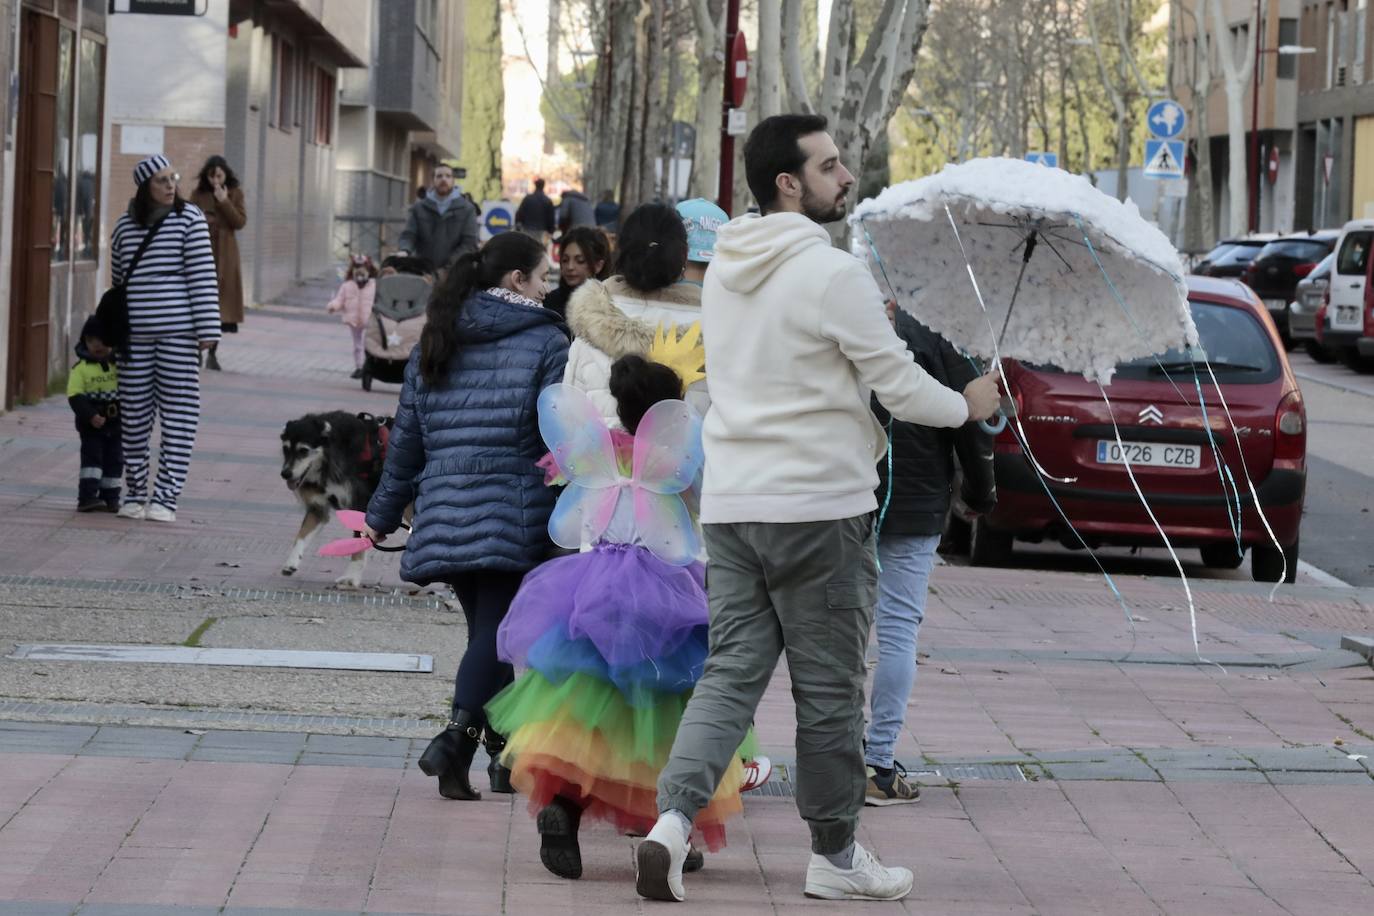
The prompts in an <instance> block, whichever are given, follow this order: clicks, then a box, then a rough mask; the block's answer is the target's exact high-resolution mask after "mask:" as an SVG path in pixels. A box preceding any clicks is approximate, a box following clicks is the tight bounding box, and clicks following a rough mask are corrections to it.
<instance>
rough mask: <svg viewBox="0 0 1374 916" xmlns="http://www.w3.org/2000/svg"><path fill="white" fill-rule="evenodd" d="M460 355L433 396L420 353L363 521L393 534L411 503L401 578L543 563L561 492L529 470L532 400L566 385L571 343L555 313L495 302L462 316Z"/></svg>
mask: <svg viewBox="0 0 1374 916" xmlns="http://www.w3.org/2000/svg"><path fill="white" fill-rule="evenodd" d="M458 335H459V344H458V353H457V354H456V355H455V356H454V358H453V359H452V360H451V361H450V363H449V370H448V378H447V379H446V380H445V382H444V384H443V385H441V386H437V387H433V388H431V387H430V386H429V385H427V384H426V383H425V381H424V379H423V378H422V377H421V375H420V348H419V347H416V348H415V351H414V352H413V353H412V354H411V357H410V363H409V364H408V365H407V366H406V376H405V387H404V388H403V389H402V391H401V403H400V407H399V409H398V410H397V412H396V426H395V428H394V429H393V430H392V433H391V444H390V446H389V447H388V449H387V453H386V466H385V468H383V471H382V480H381V483H380V484H379V485H378V486H377V492H375V493H374V494H373V495H372V501H371V502H370V503H369V504H368V507H367V523H368V524H369V525H371V526H372V528H373V529H374V530H376V531H379V532H381V533H389V532H392V531H395V530H396V528H397V527H398V526H399V525H400V522H401V513H402V512H403V511H404V509H405V507H406V504H407V503H409V502H410V501H411V498H412V496H413V497H414V499H415V518H414V519H413V526H414V531H413V532H412V533H411V535H410V538H409V540H408V541H407V542H406V550H405V554H404V556H403V557H402V558H401V578H403V579H405V580H406V581H408V582H416V583H419V584H422V585H423V584H428V583H430V582H443V581H448V580H450V579H452V578H453V577H454V576H455V575H457V574H459V573H465V572H474V571H476V570H483V569H490V570H502V571H506V572H524V571H526V570H529V569H533V568H534V567H535V566H537V565H538V564H539V563H540V562H542V561H543V560H544V558H545V557H546V556H547V555H548V552H549V549H550V547H551V546H552V545H551V544H550V542H549V535H548V523H549V515H550V514H551V513H552V512H553V504H554V497H555V496H556V495H557V494H556V492H555V491H554V490H553V489H552V488H550V487H546V486H544V472H543V471H542V470H540V469H539V468H538V467H536V466H535V462H537V461H538V460H539V459H540V458H541V457H542V456H543V455H544V453H545V448H544V443H543V440H542V439H541V438H540V436H539V417H538V410H537V404H538V400H539V393H540V392H541V391H543V390H544V389H545V388H546V387H548V386H549V385H552V384H554V383H556V382H560V381H562V380H563V368H564V366H565V365H566V363H567V361H568V337H567V333H566V330H565V329H564V327H563V325H562V324H561V323H560V322H559V318H558V315H557V314H556V313H554V312H552V311H550V310H548V309H544V308H536V307H534V306H531V305H523V304H519V303H516V302H510V301H507V300H505V299H502V298H500V297H498V296H495V295H492V294H491V293H487V292H481V293H476V294H474V295H473V296H471V297H470V298H469V299H468V300H467V302H466V303H465V304H464V306H463V310H462V312H461V313H460V315H459V317H458Z"/></svg>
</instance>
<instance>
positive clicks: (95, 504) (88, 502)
mask: <svg viewBox="0 0 1374 916" xmlns="http://www.w3.org/2000/svg"><path fill="white" fill-rule="evenodd" d="M104 509H105V502H104V500H100V499H83V500H81V501H80V502H78V503H77V504H76V511H77V512H101V511H104Z"/></svg>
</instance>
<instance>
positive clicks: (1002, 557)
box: [968, 518, 1012, 566]
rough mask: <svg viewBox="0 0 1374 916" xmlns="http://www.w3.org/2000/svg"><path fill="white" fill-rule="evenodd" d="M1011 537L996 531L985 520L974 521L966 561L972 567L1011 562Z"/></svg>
mask: <svg viewBox="0 0 1374 916" xmlns="http://www.w3.org/2000/svg"><path fill="white" fill-rule="evenodd" d="M1011 542H1012V536H1011V535H1010V534H1007V533H1006V532H1004V531H996V530H994V529H993V528H992V526H990V525H989V524H988V520H987V519H985V518H977V519H974V521H973V525H972V530H971V531H970V533H969V545H968V559H969V562H970V563H972V564H973V565H974V566H1002V565H1004V564H1006V563H1007V562H1009V561H1010V560H1011Z"/></svg>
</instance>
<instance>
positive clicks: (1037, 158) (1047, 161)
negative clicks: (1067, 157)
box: [1026, 153, 1059, 169]
mask: <svg viewBox="0 0 1374 916" xmlns="http://www.w3.org/2000/svg"><path fill="white" fill-rule="evenodd" d="M1026 161H1027V162H1030V163H1034V164H1035V165H1044V166H1048V167H1049V168H1052V169H1057V168H1059V154H1058V153H1026Z"/></svg>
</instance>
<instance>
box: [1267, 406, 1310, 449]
mask: <svg viewBox="0 0 1374 916" xmlns="http://www.w3.org/2000/svg"><path fill="white" fill-rule="evenodd" d="M1306 454H1307V411H1306V409H1305V408H1304V407H1303V403H1302V393H1301V392H1299V391H1290V392H1288V395H1287V396H1286V397H1285V398H1284V399H1283V400H1282V401H1279V409H1278V410H1277V411H1275V413H1274V458H1275V459H1276V460H1287V461H1301V460H1302V459H1303V457H1304V456H1305V455H1306Z"/></svg>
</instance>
